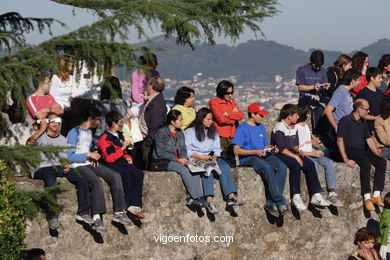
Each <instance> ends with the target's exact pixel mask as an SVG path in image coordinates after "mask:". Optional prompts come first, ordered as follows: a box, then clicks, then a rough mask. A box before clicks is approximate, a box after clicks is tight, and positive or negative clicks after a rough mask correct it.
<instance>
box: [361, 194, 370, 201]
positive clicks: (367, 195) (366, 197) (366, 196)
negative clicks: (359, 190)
mask: <svg viewBox="0 0 390 260" xmlns="http://www.w3.org/2000/svg"><path fill="white" fill-rule="evenodd" d="M363 198H364V200H369V199H371V194H370V193H366V194H364V195H363Z"/></svg>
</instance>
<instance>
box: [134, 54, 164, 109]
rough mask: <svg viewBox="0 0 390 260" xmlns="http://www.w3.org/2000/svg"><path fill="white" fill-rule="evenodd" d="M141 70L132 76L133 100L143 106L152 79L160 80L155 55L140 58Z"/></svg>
mask: <svg viewBox="0 0 390 260" xmlns="http://www.w3.org/2000/svg"><path fill="white" fill-rule="evenodd" d="M139 63H140V65H141V66H142V67H141V68H139V69H137V70H135V71H133V73H132V74H131V98H132V100H133V101H134V102H135V103H138V104H143V103H144V99H143V95H144V93H145V90H146V86H147V84H148V82H149V80H150V79H151V78H159V77H160V73H159V72H158V71H157V70H156V67H157V65H158V62H157V57H156V55H155V54H153V53H152V54H149V55H147V54H145V55H142V56H141V57H139Z"/></svg>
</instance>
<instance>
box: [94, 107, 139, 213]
mask: <svg viewBox="0 0 390 260" xmlns="http://www.w3.org/2000/svg"><path fill="white" fill-rule="evenodd" d="M105 120H106V123H107V126H108V129H107V131H105V132H104V133H103V134H102V135H101V136H100V138H99V141H98V147H99V151H100V152H101V155H102V160H101V161H102V164H103V165H105V166H107V167H108V168H110V169H112V170H114V171H116V172H118V173H119V174H120V175H121V177H122V184H123V190H124V192H125V199H126V206H127V211H128V212H129V213H130V214H132V215H133V216H134V217H136V218H139V219H143V218H144V217H145V215H144V213H143V212H142V210H141V208H142V187H143V183H144V173H143V172H142V171H141V170H140V169H138V168H137V167H136V166H134V165H133V161H132V158H131V156H130V155H129V154H128V151H127V148H128V146H129V144H130V141H126V140H125V139H124V137H123V134H122V129H123V126H124V124H125V120H124V118H123V115H122V114H121V113H119V112H117V111H111V112H109V113H108V114H107V115H106V118H105Z"/></svg>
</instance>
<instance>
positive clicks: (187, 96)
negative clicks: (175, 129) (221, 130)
mask: <svg viewBox="0 0 390 260" xmlns="http://www.w3.org/2000/svg"><path fill="white" fill-rule="evenodd" d="M194 101H195V91H194V90H193V89H192V88H189V87H181V88H179V89H178V90H177V92H176V95H175V106H174V107H172V109H176V110H179V111H180V112H181V114H182V116H183V126H182V127H181V130H183V131H184V130H185V129H186V128H187V127H189V125H190V124H191V123H192V122H193V121H194V120H195V117H196V111H195V109H194V108H193V107H192V105H193V104H194Z"/></svg>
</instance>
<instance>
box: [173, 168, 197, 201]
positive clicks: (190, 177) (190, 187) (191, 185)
mask: <svg viewBox="0 0 390 260" xmlns="http://www.w3.org/2000/svg"><path fill="white" fill-rule="evenodd" d="M168 171H172V172H177V173H178V174H180V176H181V178H182V180H183V183H184V186H185V187H186V190H187V193H188V194H189V195H190V197H191V198H192V199H199V198H200V197H202V196H203V195H202V191H201V189H200V176H199V174H192V173H191V172H190V171H189V170H188V168H187V167H186V166H185V165H183V164H181V163H178V162H175V161H170V162H169V163H168ZM187 198H188V196H187Z"/></svg>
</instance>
